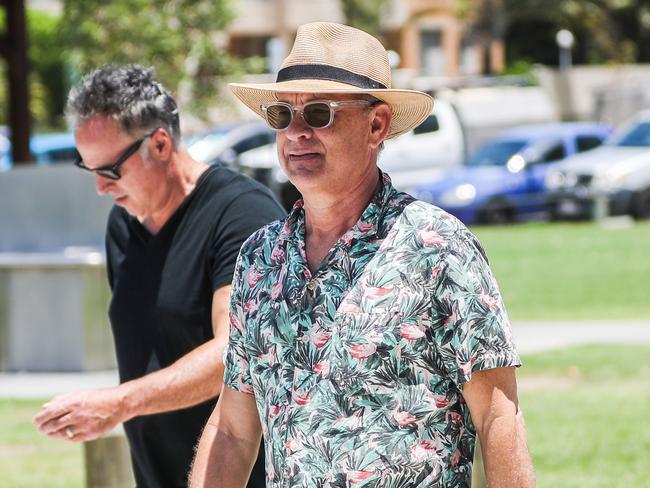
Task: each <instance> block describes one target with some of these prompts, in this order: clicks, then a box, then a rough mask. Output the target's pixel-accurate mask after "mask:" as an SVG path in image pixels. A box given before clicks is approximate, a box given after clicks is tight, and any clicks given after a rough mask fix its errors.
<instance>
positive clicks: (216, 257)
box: [208, 189, 284, 291]
mask: <svg viewBox="0 0 650 488" xmlns="http://www.w3.org/2000/svg"><path fill="white" fill-rule="evenodd" d="M282 217H284V210H283V209H282V207H281V206H280V205H279V204H278V203H277V202H276V201H275V199H274V198H273V197H272V196H271V195H270V194H267V193H266V192H265V191H262V190H259V189H252V190H248V191H245V192H244V193H241V194H240V195H238V196H237V197H235V198H234V199H233V200H232V201H231V202H230V203H229V204H228V206H227V207H226V208H224V209H223V212H222V216H221V219H220V221H219V223H218V225H217V226H216V227H215V230H214V235H213V239H212V242H211V246H210V248H211V251H210V256H209V257H208V266H209V270H210V271H209V273H210V280H211V283H212V290H213V291H214V290H216V289H217V288H220V287H222V286H224V285H228V284H230V283H231V281H232V276H233V271H234V268H235V262H236V261H237V255H238V253H239V249H240V248H241V246H242V244H243V243H244V241H245V240H246V239H248V237H250V236H251V234H253V232H255V231H256V230H258V229H259V228H261V227H262V226H264V225H266V224H268V223H269V222H271V221H273V220H277V219H280V218H282Z"/></svg>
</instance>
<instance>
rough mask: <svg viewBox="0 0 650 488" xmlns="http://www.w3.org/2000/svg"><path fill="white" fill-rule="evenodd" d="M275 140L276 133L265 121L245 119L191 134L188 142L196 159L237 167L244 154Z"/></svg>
mask: <svg viewBox="0 0 650 488" xmlns="http://www.w3.org/2000/svg"><path fill="white" fill-rule="evenodd" d="M274 141H275V132H273V130H271V129H270V128H269V127H268V126H267V125H266V123H265V122H246V123H240V124H233V125H226V126H221V127H215V128H213V129H211V130H209V131H206V132H203V133H200V134H197V135H194V136H191V137H189V138H188V139H187V141H186V145H187V148H188V151H189V153H190V154H191V155H192V157H193V158H194V159H196V160H197V161H201V162H203V163H208V164H217V163H221V164H223V165H226V166H230V167H237V163H238V157H239V155H240V154H241V153H243V152H245V151H249V150H251V149H254V148H256V147H260V146H264V145H267V144H270V143H272V142H274Z"/></svg>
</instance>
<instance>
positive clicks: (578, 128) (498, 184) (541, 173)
mask: <svg viewBox="0 0 650 488" xmlns="http://www.w3.org/2000/svg"><path fill="white" fill-rule="evenodd" d="M610 133H611V128H610V127H608V126H606V125H603V124H597V123H591V122H559V123H551V124H539V125H529V126H523V127H518V128H516V129H511V130H508V131H506V132H503V133H501V134H500V135H499V136H497V137H496V138H494V139H492V140H490V141H489V142H487V143H485V144H484V145H483V146H481V147H479V149H478V150H477V151H476V152H475V153H474V154H473V155H472V156H471V157H470V158H469V159H468V160H467V162H466V163H465V165H463V166H462V167H460V168H454V169H452V170H450V171H448V172H447V173H445V174H444V175H443V176H442V178H439V179H438V180H436V181H434V182H431V183H429V184H423V185H420V186H417V187H415V188H414V189H413V191H412V193H413V195H414V196H415V197H416V198H418V199H420V200H424V201H426V202H430V203H433V204H434V205H436V206H438V207H440V208H443V209H445V210H446V211H448V212H449V213H451V214H453V215H455V216H456V217H458V218H459V219H460V220H461V221H463V222H464V223H465V224H468V225H470V224H505V223H510V222H515V221H520V220H528V219H533V218H539V217H541V216H544V215H545V214H546V213H547V207H546V204H547V202H546V187H545V183H544V180H545V177H546V173H547V172H548V170H549V168H551V167H552V166H554V165H553V164H552V163H555V162H558V161H560V160H562V159H564V158H565V157H567V156H570V155H573V154H576V153H579V152H583V151H587V150H589V149H593V148H594V147H596V146H599V145H600V144H602V142H603V141H604V139H605V138H607V136H608V135H609V134H610Z"/></svg>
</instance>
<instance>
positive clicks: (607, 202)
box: [546, 111, 650, 219]
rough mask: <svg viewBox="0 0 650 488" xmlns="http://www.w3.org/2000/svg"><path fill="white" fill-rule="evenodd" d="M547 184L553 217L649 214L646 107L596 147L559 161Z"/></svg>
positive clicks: (649, 129)
mask: <svg viewBox="0 0 650 488" xmlns="http://www.w3.org/2000/svg"><path fill="white" fill-rule="evenodd" d="M546 184H547V186H548V188H549V206H550V209H551V212H552V215H553V216H554V217H555V218H558V219H587V218H594V217H596V216H598V215H605V214H606V213H609V214H610V215H631V216H633V217H635V218H640V219H641V218H642V219H648V218H650V111H644V112H641V113H640V114H638V115H637V116H636V117H635V118H634V119H633V120H632V121H631V122H629V123H628V124H627V125H626V126H625V128H623V129H622V130H621V131H620V132H618V133H616V134H615V135H614V136H613V137H612V138H611V139H610V140H608V141H607V142H606V143H605V144H604V145H603V146H602V147H600V148H598V149H597V150H595V151H593V152H591V153H589V154H585V155H579V156H575V157H573V158H568V159H567V160H566V161H564V162H563V163H562V164H561V165H558V166H557V167H556V168H554V170H553V171H552V172H549V174H548V176H547V180H546Z"/></svg>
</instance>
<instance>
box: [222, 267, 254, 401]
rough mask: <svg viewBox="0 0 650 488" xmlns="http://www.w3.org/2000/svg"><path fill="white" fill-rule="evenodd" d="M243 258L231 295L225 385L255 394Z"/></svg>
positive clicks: (224, 361) (224, 358)
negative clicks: (250, 356)
mask: <svg viewBox="0 0 650 488" xmlns="http://www.w3.org/2000/svg"><path fill="white" fill-rule="evenodd" d="M242 267H243V265H242V257H241V256H240V257H239V258H238V260H237V265H236V267H235V273H234V275H233V286H232V292H231V294H230V337H229V338H228V344H227V345H226V348H225V350H224V353H223V364H224V379H223V381H224V383H225V385H226V386H227V387H228V388H232V389H233V390H236V391H239V392H242V393H247V394H250V395H252V394H253V381H252V378H251V374H250V370H249V362H248V355H247V353H246V348H245V338H246V334H245V327H246V318H245V315H244V307H243V296H242V286H243V283H242Z"/></svg>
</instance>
